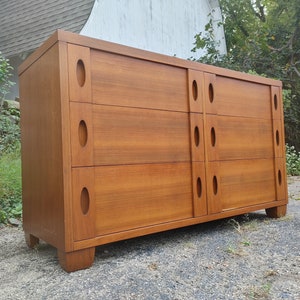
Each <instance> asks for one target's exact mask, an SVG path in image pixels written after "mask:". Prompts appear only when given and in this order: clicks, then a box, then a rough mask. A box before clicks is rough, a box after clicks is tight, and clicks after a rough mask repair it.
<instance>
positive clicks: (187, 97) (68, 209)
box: [19, 30, 287, 272]
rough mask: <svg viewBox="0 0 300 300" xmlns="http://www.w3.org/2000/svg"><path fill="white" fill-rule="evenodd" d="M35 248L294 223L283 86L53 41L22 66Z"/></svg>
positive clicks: (69, 39)
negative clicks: (241, 218)
mask: <svg viewBox="0 0 300 300" xmlns="http://www.w3.org/2000/svg"><path fill="white" fill-rule="evenodd" d="M19 77H20V99H21V136H22V178H23V222H24V231H25V237H26V241H27V244H28V245H29V246H30V247H33V246H34V245H35V244H37V243H38V242H39V239H42V240H44V241H45V242H47V243H49V244H51V245H53V246H54V247H56V248H57V251H58V258H59V262H60V264H61V266H62V267H63V268H64V269H65V270H66V271H68V272H70V271H75V270H78V269H82V268H87V267H89V266H90V265H91V264H92V263H93V260H94V254H95V247H96V246H98V245H102V244H105V243H110V242H114V241H118V240H123V239H128V238H132V237H137V236H141V235H146V234H150V233H154V232H159V231H164V230H169V229H173V228H178V227H182V226H188V225H192V224H197V223H202V222H206V221H211V220H216V219H220V218H225V217H230V216H234V215H238V214H243V213H248V212H251V211H256V210H261V209H266V213H267V215H268V216H270V217H280V216H283V215H284V214H285V213H286V206H287V184H286V166H285V142H284V127H283V108H282V95H281V94H282V92H281V82H280V81H277V80H271V79H268V78H262V77H258V76H253V75H248V74H244V73H239V72H234V71H230V70H226V69H222V68H217V67H213V66H208V65H203V64H200V63H197V62H192V61H188V60H182V59H178V58H176V57H168V56H164V55H160V54H155V53H150V52H147V51H142V50H138V49H134V48H130V47H125V46H121V45H117V44H113V43H109V42H104V41H100V40H96V39H92V38H88V37H84V36H79V35H76V34H73V33H68V32H64V31H60V30H58V31H56V32H55V33H54V34H53V35H52V36H51V37H50V38H49V39H48V40H47V41H46V42H45V43H44V44H43V45H42V46H41V47H40V48H39V49H38V50H36V51H35V52H34V53H33V54H32V55H31V56H30V57H29V58H28V59H27V60H26V61H25V62H24V63H23V64H22V65H21V66H20V67H19Z"/></svg>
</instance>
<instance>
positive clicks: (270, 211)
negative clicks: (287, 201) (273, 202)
mask: <svg viewBox="0 0 300 300" xmlns="http://www.w3.org/2000/svg"><path fill="white" fill-rule="evenodd" d="M286 208H287V205H281V206H276V207H271V208H266V214H267V216H268V217H269V218H281V217H284V216H285V215H286Z"/></svg>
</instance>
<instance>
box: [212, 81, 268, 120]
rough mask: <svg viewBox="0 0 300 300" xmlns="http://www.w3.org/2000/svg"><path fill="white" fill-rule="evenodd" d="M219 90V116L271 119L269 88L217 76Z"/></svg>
mask: <svg viewBox="0 0 300 300" xmlns="http://www.w3.org/2000/svg"><path fill="white" fill-rule="evenodd" d="M217 88H218V92H217V97H218V114H219V115H226V116H237V117H248V118H258V119H270V118H271V101H270V87H269V86H267V85H263V84H257V83H253V82H246V81H242V80H237V79H232V78H228V77H221V76H217Z"/></svg>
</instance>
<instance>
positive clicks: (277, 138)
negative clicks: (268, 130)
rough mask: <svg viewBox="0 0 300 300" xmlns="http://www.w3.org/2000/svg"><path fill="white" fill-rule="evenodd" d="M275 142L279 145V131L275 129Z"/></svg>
mask: <svg viewBox="0 0 300 300" xmlns="http://www.w3.org/2000/svg"><path fill="white" fill-rule="evenodd" d="M276 144H277V146H279V131H278V130H276Z"/></svg>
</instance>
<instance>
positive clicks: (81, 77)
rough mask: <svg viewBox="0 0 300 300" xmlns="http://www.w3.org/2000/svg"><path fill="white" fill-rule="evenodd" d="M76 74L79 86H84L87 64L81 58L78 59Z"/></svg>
mask: <svg viewBox="0 0 300 300" xmlns="http://www.w3.org/2000/svg"><path fill="white" fill-rule="evenodd" d="M76 75H77V82H78V84H79V86H81V87H83V86H84V84H85V66H84V63H83V61H82V60H81V59H79V60H78V61H77V67H76Z"/></svg>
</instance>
